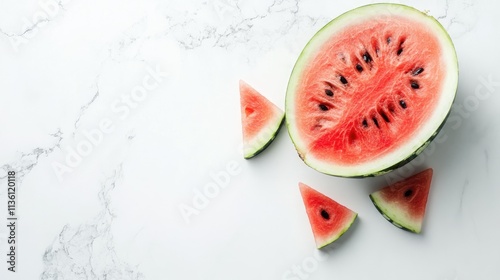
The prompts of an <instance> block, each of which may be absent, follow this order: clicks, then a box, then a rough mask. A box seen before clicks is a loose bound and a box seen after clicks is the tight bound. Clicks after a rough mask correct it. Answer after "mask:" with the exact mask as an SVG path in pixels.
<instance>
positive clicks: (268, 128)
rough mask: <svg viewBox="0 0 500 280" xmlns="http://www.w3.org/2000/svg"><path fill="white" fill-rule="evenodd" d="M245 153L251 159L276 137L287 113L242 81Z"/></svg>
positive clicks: (241, 94) (241, 101) (242, 120)
mask: <svg viewBox="0 0 500 280" xmlns="http://www.w3.org/2000/svg"><path fill="white" fill-rule="evenodd" d="M240 103H241V124H242V131H243V153H244V157H245V158H247V159H248V158H251V157H254V156H256V155H257V154H259V153H260V152H262V151H263V150H264V149H265V148H266V147H267V146H268V145H269V144H271V142H272V141H273V140H274V138H275V137H276V134H277V133H278V131H279V128H280V127H281V124H282V123H283V120H284V117H285V113H284V112H283V110H281V109H280V108H278V107H277V106H276V105H274V104H273V103H272V102H271V101H269V100H268V99H267V98H266V97H264V96H263V95H262V94H260V93H259V92H258V91H257V90H255V89H254V88H252V87H251V86H250V85H249V84H247V83H245V82H244V81H240Z"/></svg>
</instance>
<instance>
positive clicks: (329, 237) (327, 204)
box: [299, 183, 358, 249]
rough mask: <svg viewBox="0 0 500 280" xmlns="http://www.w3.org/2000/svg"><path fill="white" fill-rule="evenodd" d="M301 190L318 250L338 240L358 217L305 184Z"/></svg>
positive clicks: (300, 185)
mask: <svg viewBox="0 0 500 280" xmlns="http://www.w3.org/2000/svg"><path fill="white" fill-rule="evenodd" d="M299 188H300V193H301V195H302V200H303V201H304V206H305V208H306V212H307V217H308V218H309V222H310V224H311V228H312V231H313V234H314V239H315V241H316V247H317V248H318V249H319V248H322V247H324V246H326V245H328V244H330V243H332V242H333V241H335V240H337V239H338V238H339V237H340V236H341V235H342V234H344V233H345V232H346V231H347V230H348V229H349V228H350V227H351V225H352V223H353V222H354V220H355V219H356V217H357V216H358V214H357V213H355V212H354V211H352V210H350V209H349V208H347V207H345V206H343V205H341V204H339V203H337V202H336V201H335V200H333V199H331V198H329V197H327V196H326V195H324V194H322V193H320V192H318V191H316V190H314V189H312V188H311V187H309V186H308V185H306V184H304V183H299Z"/></svg>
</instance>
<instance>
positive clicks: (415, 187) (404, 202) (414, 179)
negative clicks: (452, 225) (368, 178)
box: [370, 168, 432, 233]
mask: <svg viewBox="0 0 500 280" xmlns="http://www.w3.org/2000/svg"><path fill="white" fill-rule="evenodd" d="M431 181H432V169H431V168H429V169H426V170H424V171H422V172H420V173H418V174H415V175H413V176H411V177H409V178H406V179H404V180H401V181H399V182H396V183H394V184H392V185H389V186H386V187H384V188H382V189H381V190H379V191H376V192H374V193H372V194H370V199H371V200H372V202H373V204H374V205H375V207H377V209H378V211H379V212H380V213H381V214H382V216H384V218H386V219H387V220H388V221H389V222H391V223H392V224H393V225H395V226H396V227H398V228H402V229H404V230H408V231H411V232H414V233H420V231H421V229H422V222H423V220H424V215H425V207H426V205H427V197H428V195H429V189H430V186H431Z"/></svg>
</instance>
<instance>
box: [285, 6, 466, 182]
mask: <svg viewBox="0 0 500 280" xmlns="http://www.w3.org/2000/svg"><path fill="white" fill-rule="evenodd" d="M457 86H458V60H457V55H456V51H455V48H454V46H453V43H452V41H451V39H450V37H449V35H448V33H447V32H446V30H445V29H444V28H443V26H442V25H441V24H440V23H439V22H438V21H437V20H436V19H434V18H433V17H432V16H429V15H427V14H426V13H423V12H421V11H419V10H417V9H414V8H412V7H409V6H405V5H400V4H372V5H366V6H362V7H359V8H357V9H354V10H351V11H348V12H346V13H344V14H342V15H340V16H339V17H337V18H335V19H334V20H332V21H331V22H329V23H328V24H327V25H326V26H324V27H323V28H322V29H321V30H320V31H318V32H317V33H316V34H315V35H314V36H313V37H312V39H311V40H310V41H309V42H308V43H307V45H306V46H305V48H304V49H303V51H302V52H301V54H300V56H299V58H298V59H297V62H296V64H295V66H294V68H293V70H292V73H291V75H290V79H289V82H288V87H287V92H286V100H285V113H286V116H287V117H286V125H287V128H288V132H289V135H290V138H291V139H292V141H293V143H294V145H295V148H296V150H297V152H298V154H299V156H300V158H301V159H302V160H303V161H304V162H305V163H306V164H307V165H308V166H310V167H312V168H314V169H316V170H318V171H320V172H323V173H326V174H329V175H334V176H341V177H366V176H376V175H381V174H384V173H387V172H389V171H391V170H394V169H395V168H397V167H400V166H402V165H404V164H406V163H407V162H409V161H410V160H411V159H413V158H414V157H416V156H417V155H418V154H419V153H420V152H421V151H422V150H423V149H424V148H425V147H426V146H427V145H428V144H429V142H430V141H431V140H432V139H433V138H434V137H435V136H436V135H437V133H438V132H439V130H440V129H441V127H442V126H443V125H444V122H445V120H446V118H447V116H448V115H449V113H450V110H451V106H452V103H453V101H454V99H455V95H456V90H457Z"/></svg>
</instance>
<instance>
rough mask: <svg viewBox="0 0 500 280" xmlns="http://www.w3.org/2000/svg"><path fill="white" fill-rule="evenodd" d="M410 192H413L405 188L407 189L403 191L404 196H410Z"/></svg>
mask: <svg viewBox="0 0 500 280" xmlns="http://www.w3.org/2000/svg"><path fill="white" fill-rule="evenodd" d="M412 194H413V191H412V190H411V189H407V190H406V191H405V194H404V196H405V197H409V196H411V195H412Z"/></svg>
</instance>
